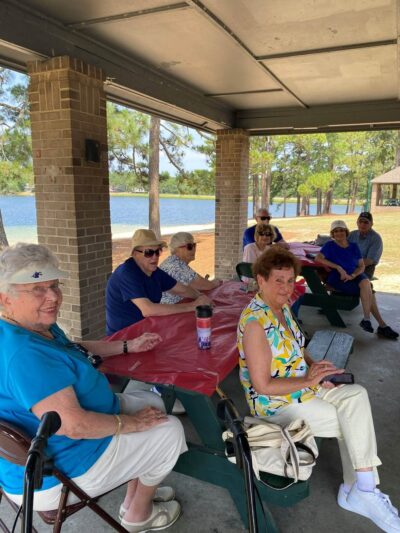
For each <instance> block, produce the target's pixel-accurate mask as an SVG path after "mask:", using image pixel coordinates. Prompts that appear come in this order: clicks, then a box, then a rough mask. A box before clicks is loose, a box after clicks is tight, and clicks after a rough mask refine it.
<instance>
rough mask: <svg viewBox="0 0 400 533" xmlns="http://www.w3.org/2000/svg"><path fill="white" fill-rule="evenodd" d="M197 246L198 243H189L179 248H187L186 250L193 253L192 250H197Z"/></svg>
mask: <svg viewBox="0 0 400 533" xmlns="http://www.w3.org/2000/svg"><path fill="white" fill-rule="evenodd" d="M196 246H197V242H188V243H187V244H183V245H182V246H179V248H186V250H189V252H191V251H192V250H195V249H196Z"/></svg>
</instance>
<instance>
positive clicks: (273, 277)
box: [238, 246, 400, 533]
mask: <svg viewBox="0 0 400 533" xmlns="http://www.w3.org/2000/svg"><path fill="white" fill-rule="evenodd" d="M253 272H254V275H255V277H256V279H257V283H258V286H259V292H258V294H257V295H256V296H255V297H254V298H253V300H252V301H251V302H250V303H249V304H248V306H247V307H246V308H245V309H244V311H243V312H242V314H241V317H240V321H239V325H238V349H239V354H240V357H239V365H240V381H241V383H242V386H243V388H244V391H245V395H246V400H247V403H248V405H249V408H250V410H251V414H252V415H253V416H259V417H261V418H264V419H265V420H267V421H268V422H272V423H275V424H279V425H281V426H285V425H287V424H289V423H290V422H291V421H293V420H296V419H298V418H301V419H303V420H305V421H306V422H308V424H309V426H310V428H311V431H312V432H313V434H314V435H315V436H316V437H324V438H332V437H335V438H337V440H338V444H339V450H340V457H341V460H342V468H343V484H342V485H340V487H339V492H338V499H337V501H338V504H339V505H340V507H342V508H343V509H346V510H347V511H352V512H353V513H358V514H361V515H363V516H366V517H367V518H369V519H370V520H372V521H373V522H374V523H375V524H376V525H377V526H378V527H380V528H381V529H383V531H386V532H390V533H395V532H398V531H400V518H399V517H398V512H397V509H396V508H395V507H394V506H393V505H391V503H390V500H389V498H388V497H387V496H386V495H384V494H382V493H381V492H380V491H379V490H378V489H377V488H376V485H377V484H378V482H379V480H378V475H377V472H376V467H377V466H379V465H380V464H381V461H380V459H379V458H378V456H377V446H376V437H375V430H374V424H373V420H372V413H371V407H370V403H369V398H368V393H367V391H366V390H365V389H364V388H363V387H361V386H360V385H342V386H340V387H335V386H334V385H333V384H332V383H330V382H324V383H322V385H321V384H320V383H321V381H323V379H324V378H326V377H327V376H329V375H330V374H334V373H341V372H343V370H338V369H336V368H335V367H334V365H333V364H332V363H331V362H330V361H320V362H317V363H316V362H314V361H313V360H312V358H311V356H310V354H309V353H308V352H307V350H306V349H305V348H304V335H303V334H302V332H301V330H300V329H299V327H298V326H297V324H296V322H295V321H294V320H293V318H292V315H291V313H290V310H289V307H288V305H287V301H288V298H289V296H290V294H291V293H292V292H293V288H294V283H295V279H296V276H297V275H298V273H299V272H300V265H299V261H298V260H297V259H296V257H295V256H294V255H293V254H292V253H291V252H288V251H287V250H284V249H281V248H280V247H279V246H274V247H273V249H272V250H271V251H269V252H268V253H266V254H262V255H261V256H260V257H259V258H258V259H257V261H256V262H255V264H254V266H253ZM310 530H312V528H311V527H310ZM328 530H329V528H328V529H327V531H328ZM331 530H332V529H330V530H329V531H331ZM357 531H361V529H358V530H357Z"/></svg>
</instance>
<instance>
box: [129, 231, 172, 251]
mask: <svg viewBox="0 0 400 533" xmlns="http://www.w3.org/2000/svg"><path fill="white" fill-rule="evenodd" d="M139 246H161V247H162V248H164V247H165V246H167V243H166V242H165V241H162V240H160V239H157V237H156V234H155V233H154V231H152V230H151V229H137V230H136V231H135V233H134V234H133V237H132V249H133V250H134V249H135V248H138V247H139Z"/></svg>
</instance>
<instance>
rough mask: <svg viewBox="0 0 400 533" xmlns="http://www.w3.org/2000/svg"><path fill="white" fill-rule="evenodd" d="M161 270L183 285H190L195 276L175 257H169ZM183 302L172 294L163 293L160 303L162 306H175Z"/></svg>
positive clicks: (162, 264) (191, 270) (193, 272)
mask: <svg viewBox="0 0 400 533" xmlns="http://www.w3.org/2000/svg"><path fill="white" fill-rule="evenodd" d="M160 268H161V270H164V272H166V273H167V274H169V275H170V276H172V277H173V278H174V279H176V281H180V282H181V283H183V284H184V285H190V284H191V283H192V281H193V280H194V278H195V277H196V276H197V274H196V272H195V271H194V270H193V269H192V268H190V266H189V265H188V264H187V263H185V261H183V260H182V259H180V258H179V257H178V256H177V255H174V254H172V255H170V256H169V257H167V259H166V260H165V261H163V262H162V263H161V265H160ZM181 300H183V297H182V296H178V295H177V294H172V292H163V293H162V298H161V302H160V303H162V304H177V303H178V302H180V301H181Z"/></svg>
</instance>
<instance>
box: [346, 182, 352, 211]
mask: <svg viewBox="0 0 400 533" xmlns="http://www.w3.org/2000/svg"><path fill="white" fill-rule="evenodd" d="M350 197H351V182H349V190H348V191H347V203H346V215H348V214H349V211H350Z"/></svg>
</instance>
